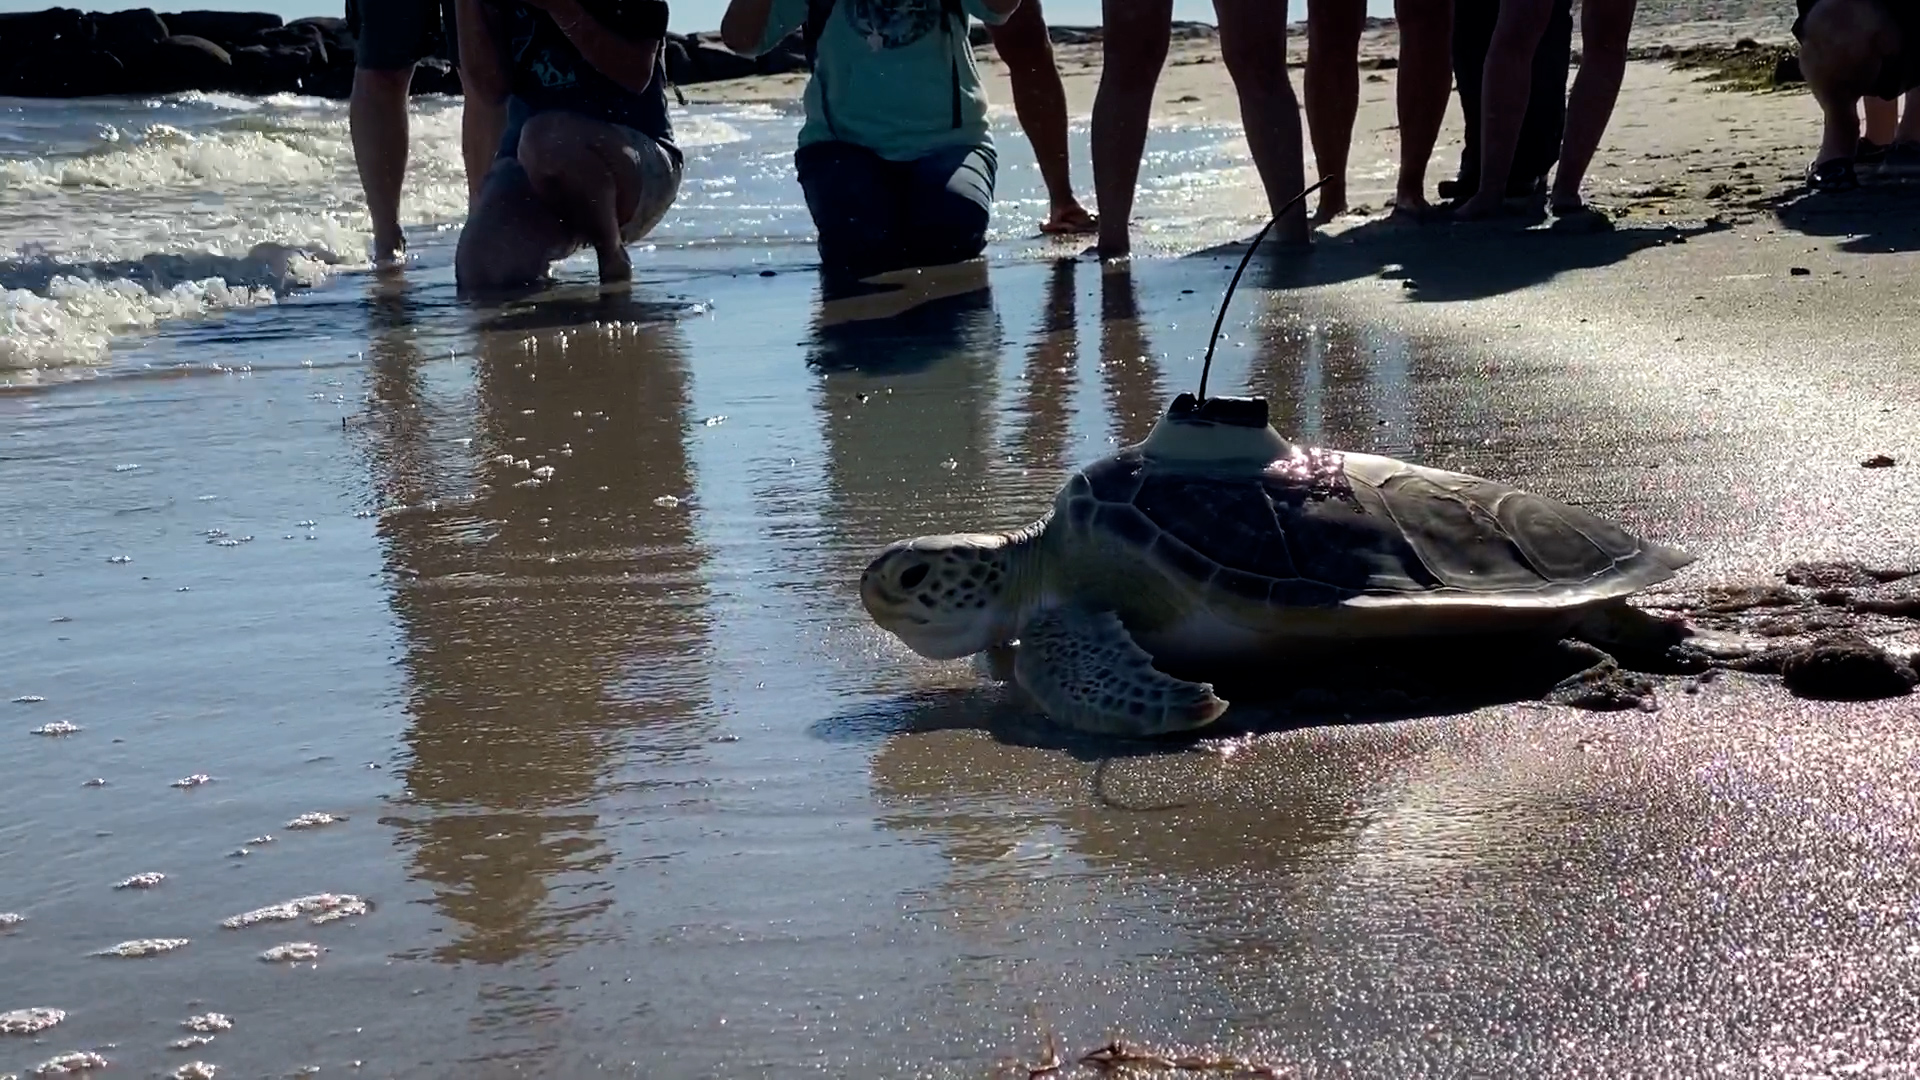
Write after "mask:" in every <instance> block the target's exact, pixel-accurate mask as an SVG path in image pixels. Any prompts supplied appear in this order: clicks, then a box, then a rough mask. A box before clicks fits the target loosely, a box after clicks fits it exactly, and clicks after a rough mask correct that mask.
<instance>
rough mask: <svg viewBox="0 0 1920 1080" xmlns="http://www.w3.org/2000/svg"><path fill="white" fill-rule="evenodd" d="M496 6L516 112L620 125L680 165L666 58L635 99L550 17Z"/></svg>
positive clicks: (519, 6) (523, 8) (657, 60)
mask: <svg viewBox="0 0 1920 1080" xmlns="http://www.w3.org/2000/svg"><path fill="white" fill-rule="evenodd" d="M495 7H496V10H499V11H501V12H502V13H503V14H504V15H505V17H506V18H505V23H506V29H507V63H508V68H509V71H508V92H509V93H511V94H512V95H513V96H514V97H516V98H519V99H520V102H522V103H524V105H523V108H516V109H514V110H513V111H514V112H515V113H522V112H524V114H525V115H532V114H535V113H541V112H546V111H547V110H550V109H564V110H566V111H567V112H574V113H579V114H580V115H582V116H587V117H591V118H593V119H595V120H605V121H607V122H608V123H613V124H622V125H625V126H626V127H630V128H633V129H634V130H636V131H639V132H641V133H642V134H644V135H648V136H650V137H652V138H653V139H654V140H655V141H657V142H659V143H660V145H661V146H662V147H663V148H665V149H666V151H667V153H668V154H669V155H671V156H672V157H673V159H674V161H675V162H676V163H677V162H679V161H680V159H681V155H680V149H679V147H677V146H675V145H674V142H673V122H672V121H671V120H669V119H668V117H667V88H666V77H667V72H666V60H665V57H664V56H659V55H656V56H655V57H654V64H653V79H652V81H650V82H649V83H647V88H646V90H645V91H643V92H642V93H638V94H636V93H634V92H633V91H631V90H629V89H627V88H626V87H624V86H622V85H620V84H619V83H617V82H615V81H614V80H612V79H610V78H608V77H607V76H606V75H603V74H601V72H600V70H599V69H598V68H596V67H594V66H593V64H592V63H591V62H589V61H588V60H587V58H586V57H584V56H581V55H580V50H579V49H576V48H574V45H573V42H572V41H571V40H570V39H569V38H568V37H567V35H566V33H565V32H564V31H562V30H561V29H560V27H559V26H558V25H557V24H556V23H555V22H554V21H553V16H551V15H548V14H547V13H546V12H544V11H541V10H540V9H538V8H530V7H527V6H526V5H525V4H516V3H503V2H499V0H496V3H495Z"/></svg>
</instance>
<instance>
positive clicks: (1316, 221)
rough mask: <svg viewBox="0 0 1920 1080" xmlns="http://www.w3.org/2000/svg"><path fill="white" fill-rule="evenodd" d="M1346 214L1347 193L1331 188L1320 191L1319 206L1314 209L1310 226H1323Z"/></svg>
mask: <svg viewBox="0 0 1920 1080" xmlns="http://www.w3.org/2000/svg"><path fill="white" fill-rule="evenodd" d="M1346 212H1347V193H1346V192H1345V191H1341V190H1338V189H1335V188H1333V187H1331V186H1329V187H1323V188H1321V189H1320V205H1318V206H1316V207H1314V209H1313V217H1312V218H1311V219H1309V221H1308V224H1310V225H1325V224H1326V223H1327V222H1329V221H1332V220H1333V219H1334V218H1337V217H1339V216H1340V215H1341V214H1344V213H1346Z"/></svg>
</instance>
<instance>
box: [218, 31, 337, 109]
mask: <svg viewBox="0 0 1920 1080" xmlns="http://www.w3.org/2000/svg"><path fill="white" fill-rule="evenodd" d="M232 55H233V75H232V78H231V82H230V85H231V87H232V89H233V90H234V91H235V92H237V93H242V94H256V95H262V96H264V95H266V94H291V93H305V92H307V82H308V80H310V79H312V78H313V77H314V76H316V75H318V74H320V73H321V72H322V71H324V69H325V65H324V63H323V62H322V61H321V59H320V58H321V57H324V56H325V55H326V46H324V45H321V44H319V43H318V42H315V43H312V44H307V45H277V46H274V47H272V48H269V47H267V46H265V45H243V46H241V47H240V48H238V49H235V50H233V54H232Z"/></svg>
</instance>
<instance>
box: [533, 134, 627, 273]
mask: <svg viewBox="0 0 1920 1080" xmlns="http://www.w3.org/2000/svg"><path fill="white" fill-rule="evenodd" d="M519 153H520V164H521V165H523V166H525V167H526V170H527V181H528V182H529V183H530V184H532V185H533V190H534V193H535V194H536V195H538V196H539V197H540V200H541V201H542V202H544V203H546V204H547V205H548V206H549V207H551V208H553V210H554V211H556V212H557V213H558V214H559V215H560V217H561V219H562V220H564V221H566V222H567V223H568V224H569V225H571V226H573V229H574V235H576V236H578V237H579V238H580V239H581V240H583V241H585V242H586V243H587V244H588V245H590V246H591V247H592V248H593V250H594V253H595V254H597V255H598V256H599V257H600V280H601V281H603V282H613V281H626V280H627V279H628V278H631V277H632V276H633V264H632V261H631V260H629V259H628V258H627V245H626V242H625V241H624V240H622V239H621V238H620V223H621V222H623V221H625V220H627V218H629V217H632V216H633V211H634V208H635V207H637V206H638V205H639V204H640V170H639V167H638V166H637V165H636V164H635V163H634V160H633V151H632V149H631V148H630V147H629V146H628V145H627V141H626V139H625V137H623V136H622V135H621V134H620V132H619V131H618V130H616V129H615V128H614V127H613V125H611V124H606V123H602V122H600V121H598V120H589V119H587V118H586V117H584V116H580V115H577V114H575V113H568V112H546V113H541V114H539V115H538V116H535V117H533V118H532V119H530V120H528V121H527V124H526V126H525V127H524V128H522V129H521V130H520V151H519Z"/></svg>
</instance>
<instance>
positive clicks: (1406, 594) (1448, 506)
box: [1056, 447, 1693, 609]
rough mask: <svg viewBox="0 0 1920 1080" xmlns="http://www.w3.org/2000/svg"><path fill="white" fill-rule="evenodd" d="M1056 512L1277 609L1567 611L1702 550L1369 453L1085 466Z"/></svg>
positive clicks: (1305, 452)
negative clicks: (1201, 464) (1240, 463)
mask: <svg viewBox="0 0 1920 1080" xmlns="http://www.w3.org/2000/svg"><path fill="white" fill-rule="evenodd" d="M1056 512H1057V513H1058V514H1060V515H1062V516H1064V518H1065V524H1066V525H1067V527H1068V529H1069V530H1070V531H1071V532H1073V533H1077V534H1079V535H1081V536H1083V537H1088V538H1094V539H1099V540H1102V541H1105V542H1108V543H1114V542H1117V543H1120V544H1123V545H1125V546H1127V547H1130V548H1133V549H1135V550H1136V551H1138V552H1139V553H1140V554H1141V555H1142V556H1143V557H1144V558H1146V559H1147V560H1148V561H1149V562H1150V563H1152V564H1153V565H1155V566H1157V567H1159V568H1160V569H1161V570H1162V571H1163V572H1164V573H1166V574H1167V575H1168V576H1169V577H1170V578H1172V579H1174V580H1175V581H1181V580H1184V581H1186V582H1188V583H1190V584H1191V586H1192V587H1193V588H1195V589H1196V590H1201V591H1206V590H1219V591H1220V592H1223V593H1225V594H1227V595H1229V596H1232V597H1235V598H1237V599H1239V600H1242V601H1251V602H1256V603H1264V604H1270V605H1274V606H1279V607H1331V606H1336V605H1360V606H1396V605H1429V604H1440V605H1465V606H1470V607H1471V606H1483V607H1508V608H1511V607H1521V608H1542V609H1548V608H1560V607H1569V606H1575V605H1580V604H1586V603H1592V602H1595V601H1599V600H1605V599H1609V598H1612V597H1617V596H1624V595H1626V594H1628V593H1632V592H1635V591H1638V590H1640V589H1643V588H1645V587H1647V586H1649V585H1653V584H1657V583H1658V582H1661V581H1665V580H1667V579H1668V578H1671V577H1672V576H1673V573H1674V571H1675V570H1677V569H1679V568H1680V567H1683V566H1685V565H1687V564H1688V563H1690V562H1692V561H1693V557H1692V556H1691V555H1688V554H1687V553H1686V552H1683V551H1680V550H1678V549H1675V548H1671V547H1667V546H1664V545H1660V544H1654V543H1651V542H1649V541H1646V540H1643V539H1641V538H1639V537H1637V536H1635V535H1633V534H1632V533H1631V532H1628V531H1627V530H1626V529H1623V528H1621V527H1620V526H1619V525H1616V524H1614V523H1612V522H1609V521H1607V520H1605V519H1603V518H1600V517H1598V516H1596V515H1594V514H1592V513H1589V512H1587V511H1585V510H1581V509H1579V508H1577V507H1573V506H1568V505H1566V504H1565V503H1561V502H1556V501H1554V500H1552V499H1548V498H1544V497H1541V496H1538V495H1530V494H1528V493H1526V492H1524V491H1520V490H1518V489H1516V488H1513V487H1510V486H1508V485H1505V484H1500V483H1496V482H1494V481H1491V480H1484V479H1481V478H1479V477H1475V476H1468V475H1465V474H1462V473H1454V472H1447V471H1444V470H1440V469H1430V468H1426V467H1423V466H1419V465H1413V464H1409V463H1407V462H1403V461H1396V460H1393V459H1391V458H1384V457H1377V456H1374V455H1370V454H1346V453H1341V452H1338V451H1332V450H1324V449H1312V448H1298V449H1297V450H1296V451H1295V453H1294V454H1293V455H1292V456H1289V457H1283V458H1281V459H1279V460H1277V461H1274V462H1272V463H1271V464H1269V465H1268V466H1267V467H1266V468H1265V469H1264V470H1246V471H1238V472H1233V471H1217V470H1208V469H1198V468H1192V467H1189V466H1185V465H1183V464H1181V463H1177V462H1176V463H1165V462H1157V461H1155V460H1153V459H1151V458H1149V457H1147V456H1145V455H1144V454H1143V453H1141V451H1140V450H1139V449H1138V448H1132V447H1130V448H1128V449H1126V450H1122V451H1120V452H1119V453H1117V454H1114V455H1112V456H1110V457H1107V458H1105V459H1103V460H1101V461H1098V462H1096V463H1094V464H1093V465H1091V466H1089V467H1088V468H1086V469H1085V470H1084V471H1082V472H1081V473H1080V474H1078V475H1077V476H1075V477H1074V478H1073V479H1072V480H1071V481H1069V482H1068V484H1067V487H1066V488H1065V489H1064V490H1063V491H1062V492H1061V498H1060V500H1059V505H1058V506H1057V508H1056Z"/></svg>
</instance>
